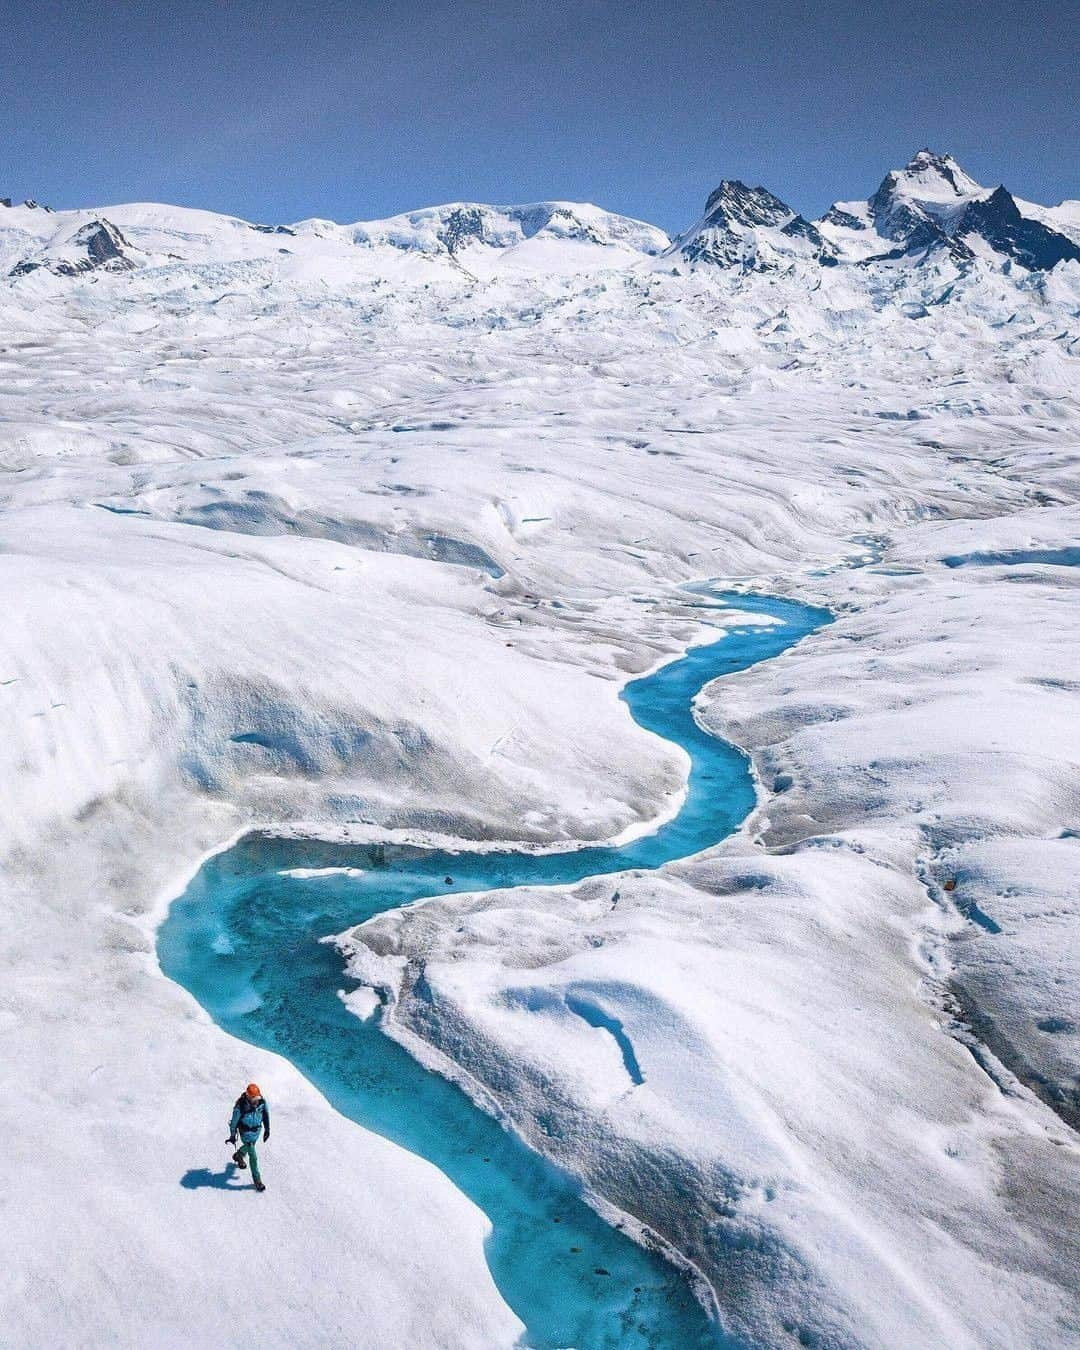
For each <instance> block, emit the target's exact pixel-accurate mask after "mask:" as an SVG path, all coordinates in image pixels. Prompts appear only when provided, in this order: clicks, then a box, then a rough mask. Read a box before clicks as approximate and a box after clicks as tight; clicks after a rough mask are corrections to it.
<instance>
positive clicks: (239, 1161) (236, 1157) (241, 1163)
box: [232, 1149, 247, 1168]
mask: <svg viewBox="0 0 1080 1350" xmlns="http://www.w3.org/2000/svg"><path fill="white" fill-rule="evenodd" d="M232 1160H233V1162H234V1163H235V1164H236V1165H237V1167H240V1168H245V1167H247V1159H246V1158H245V1157H244V1155H243V1154H242V1153H241V1152H240V1151H239V1149H238V1150H237V1151H236V1152H235V1153H234V1154H233V1155H232Z"/></svg>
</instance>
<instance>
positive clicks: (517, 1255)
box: [158, 595, 830, 1350]
mask: <svg viewBox="0 0 1080 1350" xmlns="http://www.w3.org/2000/svg"><path fill="white" fill-rule="evenodd" d="M715 599H717V600H719V601H722V602H723V604H724V605H725V606H726V607H728V608H737V609H740V610H744V611H747V612H749V613H752V614H755V615H766V616H768V617H769V618H770V619H772V620H774V621H775V622H772V623H769V624H765V625H762V624H753V625H750V624H748V625H746V626H740V627H736V628H732V629H728V630H727V631H726V633H725V635H724V637H723V638H721V639H720V640H719V641H718V642H715V643H711V644H709V645H708V646H702V647H697V648H694V649H692V650H691V651H690V652H689V653H688V654H687V655H686V656H684V657H682V658H681V659H680V660H676V661H673V662H671V663H670V664H669V665H666V666H663V667H662V668H661V669H660V670H658V671H656V672H655V673H654V674H652V675H647V676H645V677H643V678H642V679H639V680H635V681H633V682H632V683H630V684H629V685H627V687H626V689H625V691H624V693H623V698H624V699H625V701H626V703H627V704H628V706H629V709H630V712H631V713H632V714H633V717H634V719H635V720H636V721H637V722H639V723H640V724H641V725H642V726H643V727H645V728H647V729H648V730H650V731H653V732H656V733H657V734H658V735H660V736H663V737H665V738H666V739H667V740H670V741H674V742H676V743H677V744H679V745H681V746H683V748H684V749H685V750H687V751H688V753H689V754H690V756H691V761H692V767H691V771H690V781H689V787H688V792H687V796H686V800H685V803H684V805H683V807H682V809H681V811H680V812H679V813H678V815H677V816H676V817H675V818H674V819H672V820H671V821H670V822H669V823H668V824H666V825H664V826H662V827H661V828H660V829H658V830H657V831H656V832H655V833H653V834H651V835H648V836H645V837H643V838H639V839H637V840H635V841H633V842H632V843H629V844H626V845H625V846H623V847H620V848H614V847H588V848H581V849H577V850H573V851H566V852H560V853H546V854H535V853H519V852H488V853H476V852H469V851H467V850H462V851H460V852H452V851H444V850H438V851H433V850H424V849H420V848H406V847H396V846H395V847H391V846H385V845H379V846H371V845H367V846H363V845H355V846H354V845H337V844H327V843H320V842H318V841H311V840H282V839H275V838H272V837H265V836H261V835H252V836H249V837H247V838H246V839H243V840H241V841H240V842H239V843H238V844H237V845H236V846H235V847H233V848H232V849H230V850H229V851H228V852H226V853H222V854H219V855H217V856H216V857H214V858H212V859H211V860H210V861H209V862H207V863H206V865H205V866H204V867H203V868H202V869H201V871H200V872H199V873H198V874H197V876H196V877H195V878H194V880H193V881H192V882H191V884H190V886H189V887H188V888H187V890H186V891H185V892H184V894H183V895H182V896H181V897H180V898H179V899H177V900H176V901H175V902H174V903H173V904H172V906H171V908H170V910H169V914H168V917H167V919H166V920H165V922H164V924H163V925H162V927H161V930H160V932H159V936H158V955H159V958H160V961H161V966H162V969H163V970H164V972H165V973H166V975H168V976H170V977H171V978H172V979H174V980H176V981H177V982H178V983H180V984H182V985H184V987H185V988H187V989H188V990H190V992H191V993H192V994H193V995H194V996H195V997H196V998H197V999H198V1000H199V1002H200V1003H201V1004H202V1005H203V1007H204V1008H205V1009H206V1010H207V1011H208V1012H209V1013H210V1014H211V1016H212V1017H213V1018H214V1020H215V1021H216V1022H217V1023H218V1024H219V1025H220V1026H222V1027H223V1028H224V1029H225V1030H226V1031H229V1032H231V1033H232V1034H233V1035H235V1036H237V1037H239V1038H240V1039H242V1040H245V1041H249V1042H250V1043H252V1044H255V1045H259V1046H262V1047H265V1048H266V1049H268V1050H272V1051H275V1052H276V1053H278V1054H281V1055H284V1056H286V1057H287V1058H288V1059H290V1060H291V1061H292V1062H293V1063H294V1064H295V1065H296V1067H297V1068H298V1069H300V1071H301V1072H302V1073H303V1074H305V1075H306V1077H307V1078H308V1079H309V1080H310V1081H311V1082H312V1083H314V1084H315V1086H316V1087H317V1088H318V1089H319V1090H320V1091H321V1092H322V1093H323V1095H324V1096H325V1097H326V1098H327V1100H328V1101H329V1102H330V1103H331V1104H332V1105H333V1106H334V1107H335V1108H336V1109H337V1110H339V1111H340V1112H342V1113H343V1114H344V1115H346V1116H349V1117H350V1118H351V1119H353V1120H355V1121H357V1122H358V1123H359V1124H361V1125H363V1126H364V1127H365V1128H367V1129H370V1130H375V1131H377V1132H378V1133H379V1134H382V1135H385V1136H386V1137H387V1138H389V1139H392V1140H393V1141H394V1142H395V1143H397V1144H400V1145H401V1146H402V1147H404V1148H407V1149H410V1150H412V1151H413V1152H415V1153H417V1154H420V1155H421V1156H422V1157H424V1158H427V1159H428V1160H429V1161H431V1162H432V1163H434V1164H435V1166H436V1167H438V1168H439V1169H440V1170H441V1171H442V1172H444V1173H445V1174H446V1175H447V1176H448V1177H449V1178H450V1180H451V1181H452V1182H453V1183H454V1184H455V1185H456V1186H457V1187H458V1188H459V1189H460V1190H461V1191H463V1192H464V1193H465V1194H466V1195H468V1196H469V1197H470V1198H471V1199H472V1200H473V1201H474V1202H475V1203H476V1204H477V1205H478V1206H479V1207H480V1209H482V1210H483V1211H484V1213H485V1214H486V1215H487V1216H488V1218H489V1220H490V1221H491V1224H492V1233H491V1236H490V1238H489V1239H488V1242H487V1246H486V1256H487V1261H488V1265H489V1267H490V1269H491V1272H492V1275H493V1277H494V1279H495V1282H496V1284H497V1285H498V1288H499V1291H500V1293H501V1294H502V1296H503V1298H504V1299H505V1300H506V1302H507V1303H508V1304H509V1305H510V1306H511V1307H512V1308H513V1309H514V1311H515V1312H516V1313H517V1315H518V1317H520V1319H521V1320H522V1322H524V1323H525V1326H526V1333H525V1337H524V1342H525V1344H526V1345H528V1346H531V1347H537V1350H554V1347H568V1346H574V1347H577V1350H601V1348H602V1347H603V1348H606V1347H612V1348H614V1347H618V1348H619V1350H697V1348H698V1347H710V1348H711V1350H716V1347H729V1346H732V1345H733V1344H734V1343H733V1342H731V1341H730V1340H729V1339H727V1338H726V1337H725V1336H724V1335H723V1334H722V1333H721V1332H720V1330H719V1329H718V1328H717V1326H716V1325H715V1323H713V1322H711V1321H710V1320H709V1319H708V1318H707V1317H706V1315H705V1313H704V1312H703V1310H702V1308H701V1306H700V1305H699V1303H698V1302H697V1300H696V1299H695V1298H694V1296H693V1293H692V1291H691V1289H690V1285H689V1283H688V1281H687V1279H686V1278H685V1277H684V1276H683V1275H682V1274H681V1273H679V1272H678V1271H676V1270H675V1269H674V1268H673V1267H672V1266H670V1265H669V1264H668V1263H667V1262H666V1261H664V1260H663V1259H662V1258H660V1257H659V1256H657V1255H655V1254H653V1253H651V1252H647V1251H645V1250H644V1249H643V1248H641V1247H639V1246H638V1245H637V1244H636V1243H634V1242H632V1241H631V1240H630V1239H629V1238H628V1237H626V1236H625V1235H624V1234H623V1233H621V1232H620V1231H618V1230H617V1229H616V1228H613V1227H610V1226H609V1225H608V1224H606V1223H605V1222H603V1221H602V1220H601V1219H600V1218H599V1217H598V1216H597V1215H596V1214H595V1213H594V1212H593V1211H592V1210H591V1209H590V1208H589V1207H588V1206H587V1205H586V1204H585V1202H584V1201H583V1200H582V1199H581V1196H580V1189H579V1187H578V1185H577V1184H576V1182H575V1181H574V1179H573V1178H572V1177H570V1176H569V1175H567V1174H566V1173H564V1172H562V1171H561V1170H559V1169H557V1168H555V1167H553V1166H551V1165H550V1164H549V1163H547V1162H546V1161H545V1160H544V1159H542V1158H541V1157H539V1156H538V1155H537V1154H535V1153H533V1152H531V1151H530V1150H529V1149H527V1148H526V1147H525V1145H524V1144H522V1143H521V1142H520V1141H519V1140H518V1139H516V1138H515V1137H514V1136H513V1135H511V1134H509V1133H508V1132H507V1131H505V1130H504V1129H503V1128H502V1127H501V1126H500V1125H499V1124H498V1123H497V1122H496V1121H495V1120H493V1119H492V1118H490V1117H489V1116H487V1115H486V1114H485V1113H484V1112H483V1111H481V1110H480V1109H479V1108H478V1107H476V1106H474V1105H473V1103H472V1102H471V1101H470V1100H469V1099H468V1098H467V1097H466V1096H465V1094H464V1093H463V1092H462V1091H461V1090H460V1089H459V1088H457V1087H455V1086H454V1085H453V1084H451V1083H450V1082H448V1081H447V1080H445V1079H443V1078H441V1077H439V1076H438V1075H437V1074H434V1073H430V1072H428V1071H427V1070H425V1069H423V1068H421V1066H420V1065H419V1064H418V1063H417V1062H416V1061H415V1060H414V1059H412V1058H411V1056H410V1055H408V1054H407V1053H406V1051H404V1050H403V1049H402V1048H401V1047H400V1046H398V1045H397V1044H395V1042H394V1041H392V1040H390V1038H389V1037H388V1036H386V1035H384V1034H383V1033H382V1032H381V1031H380V1030H379V1028H378V1024H377V1019H372V1020H370V1021H367V1022H362V1021H360V1020H359V1019H358V1018H357V1017H355V1016H354V1015H353V1014H351V1013H350V1012H349V1011H348V1010H347V1009H346V1008H345V1007H344V1006H343V1004H342V1001H341V999H340V997H339V993H338V991H339V990H340V989H342V987H343V986H347V985H348V984H349V981H348V979H347V977H346V976H345V974H344V973H343V969H342V961H341V957H340V955H339V954H338V952H337V950H336V948H335V947H334V946H333V945H332V944H327V943H321V942H320V941H319V939H320V938H323V937H325V936H327V935H331V934H336V933H340V932H341V931H342V930H344V929H346V928H350V927H352V926H353V925H355V924H357V923H360V922H362V921H363V920H365V919H368V918H370V917H371V916H373V915H375V914H378V913H381V912H382V911H383V910H387V909H392V908H394V907H396V906H399V905H406V904H410V903H411V902H413V901H415V900H419V899H421V898H423V897H425V896H431V895H435V894H441V895H445V894H447V893H450V892H453V891H483V890H492V889H495V888H500V887H507V886H520V885H543V884H552V883H559V884H564V883H570V882H576V881H581V880H583V879H584V878H586V877H590V876H595V875H598V874H603V873H613V872H621V871H626V870H628V869H632V868H638V869H641V868H646V869H648V868H655V867H659V866H660V865H661V864H663V863H665V862H671V861H673V860H674V859H676V858H683V857H686V856H687V855H689V854H693V853H698V852H700V851H701V850H702V849H704V848H707V847H710V846H711V845H713V844H716V843H718V842H719V841H720V840H721V839H723V838H724V837H725V836H726V835H728V834H730V833H731V832H732V831H733V830H735V829H736V828H737V827H738V826H739V824H740V823H741V821H742V820H743V819H744V817H745V816H746V814H747V812H748V811H749V810H750V808H751V807H752V806H753V803H754V789H753V784H752V780H751V776H750V772H749V766H748V762H747V760H746V758H745V756H744V755H743V754H742V753H741V752H740V751H738V750H736V749H735V748H734V747H733V746H731V745H729V744H727V743H726V742H724V741H721V740H718V739H716V738H715V737H712V736H709V735H708V734H707V733H706V732H704V731H702V730H701V728H700V727H699V726H698V724H697V723H696V722H695V720H694V717H693V713H692V702H693V698H694V695H695V694H696V693H697V691H698V690H699V689H700V688H701V687H702V685H704V684H706V683H707V682H708V681H710V680H712V679H715V678H716V677H717V676H720V675H725V674H730V673H731V672H733V671H736V670H743V669H745V668H746V667H747V666H752V665H754V664H756V663H757V662H758V661H763V660H766V659H767V658H769V657H772V656H776V655H778V654H779V653H780V652H782V651H784V650H785V649H786V648H788V647H790V646H791V645H792V644H793V643H795V642H797V641H798V640H799V639H800V638H801V637H803V636H805V635H806V634H807V633H810V632H812V631H813V630H814V629H816V628H818V627H820V626H821V625H822V624H824V623H826V622H828V620H829V617H830V616H829V614H828V613H827V612H826V611H824V610H821V609H814V608H811V607H809V606H806V605H801V604H798V603H796V602H795V601H791V600H781V599H777V598H773V597H757V596H742V595H718V596H716V597H715ZM328 867H333V868H350V869H361V870H360V871H359V872H358V873H356V874H354V875H347V874H344V873H337V874H331V875H324V876H321V877H318V876H316V877H296V876H289V875H286V873H287V872H289V871H291V870H292V869H304V870H309V869H321V868H328ZM597 1034H598V1035H604V1034H607V1033H606V1032H604V1031H602V1030H598V1032H597ZM648 1067H649V1066H648V1064H647V1063H646V1064H642V1065H641V1066H640V1071H641V1072H643V1073H644V1074H645V1075H646V1077H647V1075H648ZM358 1231H360V1232H362V1233H365V1234H369V1233H370V1231H371V1230H370V1229H367V1228H364V1227H363V1226H362V1225H361V1226H360V1227H359V1229H358ZM364 1240H365V1241H366V1240H368V1239H367V1238H366V1237H365V1238H364ZM371 1240H377V1238H374V1239H371ZM358 1259H362V1252H358Z"/></svg>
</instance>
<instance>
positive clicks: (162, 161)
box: [0, 0, 1080, 229]
mask: <svg viewBox="0 0 1080 1350" xmlns="http://www.w3.org/2000/svg"><path fill="white" fill-rule="evenodd" d="M1078 32H1080V0H1060V3H1056V4H1046V3H1041V2H1040V0H1027V2H1026V3H1015V4H1002V3H998V0H989V2H988V3H979V0H973V2H972V3H964V4H961V3H954V2H952V0H941V2H940V3H928V2H927V0H905V2H904V3H895V2H888V3H877V2H876V0H862V2H861V3H860V2H859V0H853V2H852V3H848V4H840V3H834V0H820V3H803V2H801V0H753V3H746V2H745V0H737V2H736V3H727V2H726V0H654V2H653V3H648V4H645V3H639V0H616V2H615V3H610V2H608V0H605V3H597V2H596V0H490V3H478V0H457V3H449V2H448V0H424V2H423V3H420V2H419V0H380V2H379V3H369V2H368V0H354V3H351V4H346V3H337V2H336V0H331V2H330V3H321V4H311V3H304V0H293V2H292V3H286V2H285V0H262V2H261V3H250V2H249V0H220V3H204V0H175V3H169V4H165V3H160V0H145V2H144V3H142V4H139V3H116V2H115V0H80V2H79V3H75V2H74V0H66V2H65V0H59V3H51V4H47V3H43V2H42V0H18V2H17V3H16V2H14V0H0V33H2V35H3V47H4V49H5V50H4V52H3V61H2V68H0V195H9V194H10V195H14V196H16V197H20V198H21V197H24V196H34V197H37V198H39V199H40V200H42V201H45V202H49V203H50V204H52V205H55V206H61V207H62V206H85V205H102V204H107V203H109V202H117V201H131V200H147V199H150V200H165V201H173V202H180V203H183V204H185V205H193V206H205V207H209V208H212V209H214V210H220V211H231V212H234V213H236V214H238V215H242V216H245V217H247V218H249V219H255V220H262V221H288V220H296V219H299V218H301V217H304V216H313V215H318V216H328V217H331V218H334V219H337V220H357V219H363V218H371V217H377V216H383V215H389V214H392V213H393V212H395V211H401V210H406V209H408V208H410V207H415V206H423V205H430V204H433V203H436V202H444V201H453V200H459V199H467V200H474V201H491V202H504V203H506V202H521V201H535V200H537V199H542V198H549V197H563V198H569V199H572V200H586V201H595V202H598V203H600V204H601V205H603V206H607V207H609V208H611V209H613V210H618V211H624V212H626V213H628V214H630V215H637V216H641V217H643V218H645V219H647V220H651V221H654V222H655V223H657V224H659V225H663V226H665V227H667V228H669V229H677V228H681V227H683V226H685V225H687V224H688V223H689V222H690V221H691V220H692V219H693V218H694V217H695V216H696V215H697V214H698V213H699V211H700V208H701V205H702V203H703V201H704V198H705V196H706V195H707V193H708V191H709V190H710V189H711V188H712V187H713V186H714V185H715V184H716V182H717V181H718V180H719V179H720V178H724V177H737V178H744V179H747V180H749V181H750V182H752V183H759V182H760V183H763V184H765V186H767V187H769V188H771V189H772V190H773V191H774V192H776V193H777V194H778V195H779V196H781V197H783V198H784V199H785V200H786V201H788V202H789V204H791V205H792V206H794V207H796V208H798V209H800V210H802V211H803V212H805V213H807V214H818V213H820V212H821V211H822V210H823V209H824V208H825V207H826V206H827V205H828V204H829V202H830V201H831V200H833V199H834V198H843V197H854V196H866V195H867V193H869V192H871V191H872V190H873V188H874V187H875V186H876V185H877V183H878V181H879V180H880V179H881V177H882V175H883V173H884V171H885V170H886V169H888V168H890V167H892V166H896V165H899V164H902V163H904V161H905V160H906V159H907V158H908V157H909V156H910V155H911V154H912V153H913V152H914V151H915V150H917V149H918V148H920V147H921V146H923V145H926V144H928V145H930V146H931V147H933V148H935V149H941V150H951V151H952V152H953V153H954V154H955V155H956V156H957V158H958V159H959V160H960V162H961V163H962V164H963V165H964V167H965V168H967V169H968V171H969V172H970V173H972V174H973V175H974V176H975V177H976V178H978V179H979V180H980V181H982V182H986V183H989V184H996V183H997V182H1000V181H1004V182H1005V184H1006V185H1007V186H1008V187H1010V188H1011V189H1012V190H1013V191H1015V192H1018V193H1019V194H1020V195H1022V196H1026V197H1031V198H1034V199H1036V200H1041V201H1045V202H1055V201H1058V200H1060V199H1061V198H1062V197H1065V196H1073V197H1077V196H1080V125H1078V107H1080V87H1078V75H1077V70H1078V68H1080V52H1078V45H1077V33H1078Z"/></svg>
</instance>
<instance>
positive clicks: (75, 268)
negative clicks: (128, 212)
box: [11, 218, 136, 277]
mask: <svg viewBox="0 0 1080 1350" xmlns="http://www.w3.org/2000/svg"><path fill="white" fill-rule="evenodd" d="M135 265H136V262H135V259H134V258H133V256H132V254H131V250H130V248H129V245H128V242H127V240H126V239H125V238H124V236H123V235H122V234H121V233H120V231H119V230H118V229H117V228H116V226H115V225H113V224H112V223H111V222H110V221H108V220H105V219H103V218H98V219H94V220H88V221H87V222H86V223H85V224H80V223H79V222H78V221H77V220H76V221H70V220H67V219H64V220H63V221H62V223H61V225H60V227H59V228H58V229H57V231H56V232H55V234H54V235H53V236H52V237H51V238H50V239H49V240H48V242H47V243H45V244H44V245H43V246H42V247H41V248H39V249H38V250H37V251H36V252H33V253H31V254H30V255H29V256H27V257H25V258H23V259H22V260H21V261H20V262H18V263H16V265H15V266H14V267H13V268H12V269H11V275H12V276H13V277H21V276H26V275H27V274H28V273H30V272H36V271H37V270H38V268H40V267H43V268H45V269H46V271H49V272H53V273H55V275H56V276H62V277H73V276H77V275H78V274H79V273H80V272H93V271H96V270H97V269H99V268H105V269H108V270H109V271H113V272H124V271H129V270H130V269H131V268H133V267H135Z"/></svg>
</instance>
